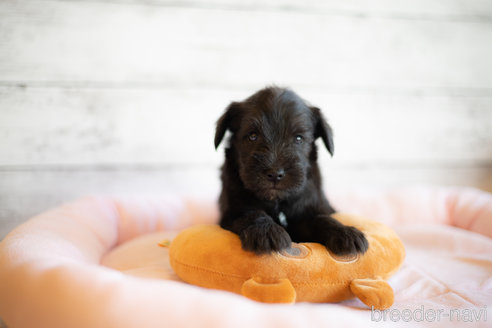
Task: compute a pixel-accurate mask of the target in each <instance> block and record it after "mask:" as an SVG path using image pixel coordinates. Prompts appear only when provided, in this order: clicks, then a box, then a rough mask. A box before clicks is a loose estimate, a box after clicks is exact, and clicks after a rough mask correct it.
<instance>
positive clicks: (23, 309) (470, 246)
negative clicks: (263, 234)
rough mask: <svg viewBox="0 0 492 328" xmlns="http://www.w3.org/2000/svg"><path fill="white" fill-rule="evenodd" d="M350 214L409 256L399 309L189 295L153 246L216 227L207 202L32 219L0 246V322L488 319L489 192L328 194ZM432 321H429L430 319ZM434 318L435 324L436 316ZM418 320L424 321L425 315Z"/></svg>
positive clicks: (112, 203) (164, 202)
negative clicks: (374, 224) (384, 231)
mask: <svg viewBox="0 0 492 328" xmlns="http://www.w3.org/2000/svg"><path fill="white" fill-rule="evenodd" d="M330 198H331V199H332V202H333V203H334V205H335V206H336V207H337V208H339V209H340V210H343V211H345V212H351V213H354V214H362V215H365V216H368V217H371V218H373V219H376V220H379V221H382V222H384V223H386V224H389V225H390V226H392V227H393V228H394V229H395V230H396V231H397V233H398V234H399V235H400V237H401V239H402V240H403V242H404V244H405V247H406V252H407V258H406V260H405V263H404V265H403V267H402V269H401V270H400V271H399V272H398V273H396V274H395V276H393V277H392V278H391V279H390V281H389V283H390V284H391V285H392V287H393V289H394V290H395V304H394V305H393V307H392V308H391V309H390V310H387V311H388V312H386V313H383V312H372V311H371V310H368V309H366V308H365V306H363V305H362V303H360V302H359V301H358V300H352V301H347V302H344V303H341V304H322V305H319V304H307V303H301V304H295V305H268V304H261V303H256V302H254V301H250V300H248V299H246V298H243V297H241V296H238V295H235V294H232V293H228V292H223V291H215V290H207V289H203V288H199V287H195V286H190V285H187V284H185V283H182V282H180V281H179V279H178V278H177V277H176V276H174V274H173V273H172V271H171V270H170V268H169V265H168V263H167V259H166V250H165V249H162V248H158V247H157V246H156V242H157V241H159V240H161V239H162V238H164V237H166V236H168V237H172V235H173V234H174V233H175V232H176V231H178V230H180V229H182V228H184V227H187V226H190V225H192V224H196V223H212V222H215V221H216V220H217V217H218V213H217V210H216V207H215V202H214V201H213V200H201V201H199V200H190V199H184V198H178V197H173V196H162V197H145V198H144V197H142V198H139V199H137V198H126V199H124V198H111V197H90V198H84V199H81V200H78V201H75V202H73V203H70V204H66V205H63V206H60V207H58V208H56V209H53V210H51V211H49V212H46V213H44V214H41V215H39V216H36V217H34V218H32V219H31V220H29V221H28V222H26V223H24V224H23V225H21V226H19V227H18V228H17V229H15V230H14V231H12V232H11V233H10V234H9V235H8V236H7V237H6V238H5V239H4V240H3V241H2V242H1V243H0V317H1V318H2V319H3V320H4V321H5V322H6V324H7V325H8V326H9V327H12V328H22V327H29V328H33V327H50V328H56V327H63V328H67V327H70V328H77V327H84V328H87V327H92V328H95V327H105V328H122V327H145V328H153V327H156V328H157V327H159V328H161V327H177V326H190V327H195V326H200V327H203V326H210V327H249V328H250V327H259V326H272V327H291V326H292V327H294V326H295V327H312V326H327V325H333V326H370V325H372V324H375V325H380V324H382V323H386V324H390V323H391V324H392V323H394V322H398V323H402V324H404V323H406V322H409V323H410V324H411V325H414V324H419V323H420V324H425V323H428V322H431V323H432V324H434V325H435V324H440V325H442V326H446V327H447V326H449V325H450V324H453V323H458V324H460V323H463V322H466V321H467V319H469V317H471V319H472V321H473V322H474V323H475V324H478V325H486V324H487V320H489V321H490V320H492V315H491V314H490V313H487V311H490V310H489V309H490V307H491V306H492V278H491V272H492V238H491V237H492V195H490V194H487V193H484V192H480V191H478V190H474V189H429V188H425V189H424V188H422V189H407V190H399V191H385V192H374V191H371V192H360V191H359V192H353V193H349V192H346V193H338V194H332V195H330ZM432 312H434V317H433V316H432ZM438 315H439V318H438ZM422 316H423V317H422Z"/></svg>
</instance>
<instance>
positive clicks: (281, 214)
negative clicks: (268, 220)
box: [278, 212, 287, 228]
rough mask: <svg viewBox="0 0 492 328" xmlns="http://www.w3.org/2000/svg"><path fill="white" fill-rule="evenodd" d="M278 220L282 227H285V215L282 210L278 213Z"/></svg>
mask: <svg viewBox="0 0 492 328" xmlns="http://www.w3.org/2000/svg"><path fill="white" fill-rule="evenodd" d="M278 220H279V221H280V224H281V225H282V226H283V227H284V228H285V227H287V217H286V216H285V214H284V212H280V213H278Z"/></svg>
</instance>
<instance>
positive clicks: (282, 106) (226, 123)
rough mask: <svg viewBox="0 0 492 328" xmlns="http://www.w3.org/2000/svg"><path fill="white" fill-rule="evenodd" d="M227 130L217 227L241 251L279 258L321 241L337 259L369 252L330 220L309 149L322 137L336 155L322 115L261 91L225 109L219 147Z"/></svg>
mask: <svg viewBox="0 0 492 328" xmlns="http://www.w3.org/2000/svg"><path fill="white" fill-rule="evenodd" d="M227 130H229V131H230V132H231V133H232V134H231V138H230V140H229V145H228V147H227V148H226V152H225V163H224V165H223V167H222V176H221V179H222V193H221V195H220V200H219V203H220V210H221V215H222V217H221V220H220V225H221V227H222V228H224V229H227V230H230V231H232V232H234V233H236V234H238V235H239V237H240V239H241V243H242V246H243V248H244V249H245V250H248V251H253V252H255V253H257V254H262V253H268V252H271V251H279V250H282V249H286V248H289V247H290V244H291V241H292V240H293V241H295V242H318V243H321V244H324V245H325V246H326V247H327V248H328V249H329V250H331V251H332V252H333V253H335V254H338V255H344V254H353V253H357V252H360V253H364V252H365V251H366V250H367V247H368V242H367V239H366V238H365V237H364V234H363V233H362V232H360V231H359V230H357V229H356V228H354V227H350V226H345V225H343V224H341V223H340V222H338V221H337V220H335V219H334V218H332V217H331V216H330V215H331V214H332V213H334V212H335V211H334V210H333V208H332V207H331V206H330V204H329V202H328V200H327V199H326V197H325V196H324V194H323V191H322V188H321V176H320V172H319V168H318V164H317V150H316V145H315V143H314V142H315V140H316V139H317V138H321V139H322V140H323V142H324V144H325V146H326V148H327V149H328V151H329V152H330V154H332V155H333V139H332V131H331V128H330V126H329V125H328V123H326V121H325V119H324V118H323V116H322V114H321V112H320V110H319V108H316V107H309V106H308V105H306V103H305V102H304V101H303V100H302V99H301V98H300V97H299V96H297V95H296V94H295V93H294V92H292V91H291V90H288V89H283V88H277V87H270V88H265V89H262V90H260V91H258V92H257V93H255V94H254V95H252V96H251V97H249V98H248V99H246V100H244V101H242V102H233V103H231V104H230V105H229V107H227V109H226V111H225V113H224V114H223V115H222V117H221V118H220V119H219V120H218V122H217V130H216V133H215V147H216V148H217V147H218V146H219V144H220V142H221V141H222V139H223V137H224V134H225V133H226V131H227ZM282 225H283V226H282Z"/></svg>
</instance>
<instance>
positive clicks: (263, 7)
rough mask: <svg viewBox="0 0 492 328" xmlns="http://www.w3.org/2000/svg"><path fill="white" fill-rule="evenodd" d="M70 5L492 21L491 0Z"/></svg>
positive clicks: (145, 0) (125, 0)
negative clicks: (129, 5)
mask: <svg viewBox="0 0 492 328" xmlns="http://www.w3.org/2000/svg"><path fill="white" fill-rule="evenodd" d="M58 1H68V2H74V1H79V2H100V3H118V4H133V5H137V6H164V7H179V8H208V9H227V10H236V11H237V10H245V11H276V12H282V11H295V12H301V13H310V14H318V15H319V14H323V15H337V16H356V17H359V18H369V17H374V16H377V17H387V18H394V19H420V20H426V19H427V20H464V21H468V20H484V21H488V20H490V19H492V4H491V2H490V1H487V0H414V1H406V0H373V1H370V2H368V1H364V0H344V1H337V0H304V1H302V2H300V1H297V0H269V1H262V0H248V1H243V0H180V1H176V0H58Z"/></svg>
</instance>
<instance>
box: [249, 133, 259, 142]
mask: <svg viewBox="0 0 492 328" xmlns="http://www.w3.org/2000/svg"><path fill="white" fill-rule="evenodd" d="M248 139H249V140H251V141H256V140H257V139H258V135H257V134H256V133H254V132H252V133H250V134H249V136H248Z"/></svg>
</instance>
